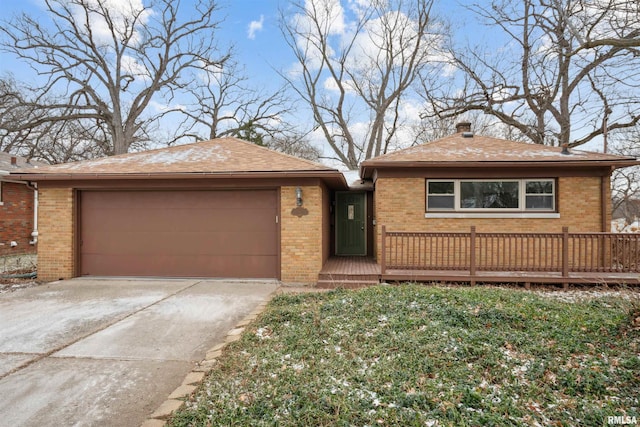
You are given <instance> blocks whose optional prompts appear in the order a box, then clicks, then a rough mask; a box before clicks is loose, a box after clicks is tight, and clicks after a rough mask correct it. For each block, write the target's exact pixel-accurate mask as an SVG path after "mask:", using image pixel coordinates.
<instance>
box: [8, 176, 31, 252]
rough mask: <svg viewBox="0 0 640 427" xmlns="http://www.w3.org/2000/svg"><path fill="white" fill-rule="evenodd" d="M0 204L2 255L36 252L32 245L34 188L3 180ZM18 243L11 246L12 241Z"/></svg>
mask: <svg viewBox="0 0 640 427" xmlns="http://www.w3.org/2000/svg"><path fill="white" fill-rule="evenodd" d="M0 186H1V187H2V205H0V255H23V254H32V253H36V247H35V246H34V245H30V244H29V241H31V239H32V237H31V233H32V232H33V190H31V189H30V188H29V187H27V186H26V185H24V184H16V183H13V182H2V183H1V184H0ZM12 241H13V242H16V243H17V244H18V245H17V246H14V247H11V242H12Z"/></svg>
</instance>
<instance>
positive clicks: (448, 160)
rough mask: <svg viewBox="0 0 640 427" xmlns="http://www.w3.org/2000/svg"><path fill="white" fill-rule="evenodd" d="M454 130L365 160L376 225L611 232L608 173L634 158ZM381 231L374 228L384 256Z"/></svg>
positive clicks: (466, 127) (416, 229)
mask: <svg viewBox="0 0 640 427" xmlns="http://www.w3.org/2000/svg"><path fill="white" fill-rule="evenodd" d="M470 126H471V124H470V123H460V124H458V127H457V130H458V132H457V133H456V134H454V135H451V136H448V137H445V138H442V139H439V140H436V141H433V142H429V143H426V144H422V145H417V146H414V147H410V148H407V149H404V150H400V151H396V152H393V153H389V154H385V155H382V156H379V157H376V158H373V159H370V160H367V161H365V162H363V164H362V166H361V168H360V174H361V176H362V178H363V179H365V180H367V179H371V180H372V181H373V184H374V188H375V195H374V200H375V202H374V216H375V219H376V222H377V223H378V224H380V225H385V226H386V228H387V229H388V230H393V231H411V232H421V231H435V232H462V231H468V230H469V228H470V227H471V226H475V227H476V228H477V230H478V231H479V232H482V231H484V232H497V231H500V232H512V233H515V232H520V233H522V232H527V233H542V232H551V231H553V232H560V231H561V230H562V228H563V227H569V228H570V230H571V231H573V232H608V231H610V229H611V189H610V185H611V184H610V177H611V173H612V171H613V170H614V169H615V168H620V167H627V166H633V165H637V164H639V163H638V161H637V159H635V158H633V157H623V156H616V155H611V154H603V153H594V152H586V151H582V150H577V149H571V150H567V149H565V150H563V149H561V148H558V147H548V146H542V145H537V144H528V143H522V142H514V141H508V140H504V139H498V138H490V137H484V136H479V135H474V134H473V133H471V131H470V130H471V129H470ZM380 239H381V229H380V228H378V229H377V230H376V255H377V258H379V257H380V250H381V248H380Z"/></svg>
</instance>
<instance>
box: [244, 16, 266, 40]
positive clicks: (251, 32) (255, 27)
mask: <svg viewBox="0 0 640 427" xmlns="http://www.w3.org/2000/svg"><path fill="white" fill-rule="evenodd" d="M263 25H264V15H260V20H259V21H251V22H250V23H249V29H248V31H247V37H248V38H249V39H251V40H253V39H255V38H256V33H257V32H258V31H262V26H263Z"/></svg>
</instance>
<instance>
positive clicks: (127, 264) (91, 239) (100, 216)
mask: <svg viewBox="0 0 640 427" xmlns="http://www.w3.org/2000/svg"><path fill="white" fill-rule="evenodd" d="M276 215H277V195H276V191H275V190H251V191H238V190H234V191H83V192H81V194H80V242H79V244H80V272H81V274H82V275H93V276H167V277H242V278H250V277H253V278H277V277H278V275H279V274H278V273H279V268H278V267H279V265H278V249H279V245H278V231H277V223H276Z"/></svg>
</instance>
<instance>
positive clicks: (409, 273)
mask: <svg viewBox="0 0 640 427" xmlns="http://www.w3.org/2000/svg"><path fill="white" fill-rule="evenodd" d="M380 281H389V282H394V281H398V282H400V281H414V282H466V283H470V284H472V285H473V284H476V283H478V282H480V283H483V282H486V283H523V284H524V285H525V287H528V286H529V285H530V284H531V283H550V284H553V283H555V284H563V285H564V286H565V287H567V286H568V285H569V284H594V285H605V284H607V285H608V284H622V283H624V284H630V285H638V284H640V274H638V273H619V272H596V273H594V272H580V273H576V272H572V273H569V275H568V277H562V273H554V272H541V271H512V272H506V271H477V272H475V274H474V275H471V272H470V271H469V270H417V269H416V270H399V269H387V270H386V271H385V273H384V274H382V273H381V268H380V265H379V264H377V263H376V261H375V260H374V259H373V258H368V257H332V258H329V259H328V260H327V262H326V263H325V265H324V267H323V268H322V271H321V272H320V274H319V277H318V284H317V287H319V288H338V287H343V288H358V287H363V286H370V285H375V284H377V283H379V282H380Z"/></svg>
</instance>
